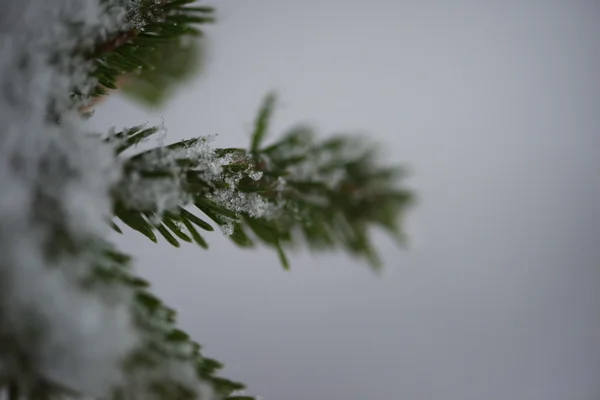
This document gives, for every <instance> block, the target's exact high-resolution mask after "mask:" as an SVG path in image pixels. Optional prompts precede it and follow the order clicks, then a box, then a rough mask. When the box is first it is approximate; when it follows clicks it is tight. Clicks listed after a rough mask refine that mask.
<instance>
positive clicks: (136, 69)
mask: <svg viewBox="0 0 600 400" xmlns="http://www.w3.org/2000/svg"><path fill="white" fill-rule="evenodd" d="M194 2H195V0H175V1H168V0H158V1H156V0H142V1H140V3H139V5H137V6H136V7H132V8H131V11H130V15H129V20H130V21H131V26H128V27H126V29H124V30H122V31H121V32H118V33H117V34H115V35H114V36H113V37H112V38H110V39H109V40H106V41H103V42H102V43H98V45H97V46H96V47H95V48H94V50H93V51H92V52H91V54H89V55H88V58H90V59H91V60H93V62H94V67H95V68H94V71H93V76H95V77H96V78H97V80H98V83H99V86H98V87H96V88H95V90H94V92H92V93H91V94H92V95H93V96H102V95H105V94H107V89H117V88H118V87H119V86H122V88H123V89H124V93H126V94H127V95H129V96H132V97H134V98H135V99H136V100H138V101H142V102H143V103H145V104H146V105H150V106H158V105H161V104H162V103H163V102H164V101H165V100H166V98H167V97H168V95H169V94H170V93H171V92H172V90H173V89H174V88H175V86H176V84H177V83H180V82H181V81H182V80H184V79H186V78H188V77H190V76H191V75H192V73H193V72H195V71H196V69H197V68H198V67H199V65H200V64H199V63H200V61H201V59H202V54H203V47H201V46H200V45H201V42H200V41H199V40H198V38H199V37H200V36H202V34H203V32H202V30H201V27H202V26H203V25H205V24H209V23H212V22H214V9H213V8H212V7H209V6H204V7H192V6H189V4H190V3H194ZM191 39H196V40H191ZM120 81H121V82H120ZM120 83H122V84H120Z"/></svg>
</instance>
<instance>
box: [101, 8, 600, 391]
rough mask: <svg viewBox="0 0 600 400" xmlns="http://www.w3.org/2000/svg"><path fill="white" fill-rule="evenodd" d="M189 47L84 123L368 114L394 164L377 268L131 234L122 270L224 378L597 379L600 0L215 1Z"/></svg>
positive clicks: (188, 123) (337, 387) (377, 387)
mask: <svg viewBox="0 0 600 400" xmlns="http://www.w3.org/2000/svg"><path fill="white" fill-rule="evenodd" d="M212 5H214V6H216V7H217V11H218V17H219V21H218V23H217V24H216V25H214V26H212V27H209V28H208V33H209V34H208V42H207V62H206V64H205V66H204V67H203V68H202V71H200V73H199V75H198V76H197V77H196V78H194V79H192V80H190V81H189V82H188V83H187V84H186V85H185V87H183V88H182V89H180V90H179V91H178V93H177V96H176V97H175V98H174V99H173V100H172V101H170V102H169V103H168V104H167V105H166V106H164V107H162V108H160V109H158V110H153V111H150V110H148V109H143V108H140V107H139V106H137V105H136V104H134V103H132V102H130V101H129V100H127V99H126V98H124V97H121V96H120V95H114V96H112V97H111V98H110V99H109V100H108V101H106V102H104V103H103V104H101V105H100V106H99V107H98V108H97V110H96V114H95V117H94V118H93V119H92V124H93V125H94V127H95V128H97V129H102V130H103V131H104V130H107V129H108V128H110V127H111V126H116V127H117V128H121V127H125V126H126V127H129V126H132V125H137V124H139V123H143V122H149V123H150V124H159V123H160V121H161V116H162V117H164V122H165V125H166V126H167V128H168V137H167V140H169V141H175V140H178V139H181V138H189V137H193V136H198V135H210V134H218V137H217V140H216V142H215V143H214V145H215V146H218V147H226V146H238V147H239V146H247V144H248V143H249V140H250V139H249V138H250V131H251V125H252V121H253V119H254V117H255V114H256V111H257V109H258V106H259V102H260V100H261V99H262V97H263V95H264V94H265V93H266V92H268V91H269V90H271V89H276V90H277V91H278V92H279V93H280V104H279V107H278V108H277V111H276V113H275V117H274V121H273V125H272V130H271V132H272V135H273V136H272V137H276V136H277V135H278V134H279V133H281V132H283V131H284V130H285V129H286V128H289V127H290V126H291V125H293V124H295V123H297V122H309V123H313V124H314V125H315V126H316V127H317V128H318V129H319V132H320V133H321V134H322V136H323V137H325V136H326V135H328V134H332V133H337V132H364V133H365V134H367V135H369V136H370V137H372V138H373V139H374V140H376V141H378V142H380V143H382V145H383V146H384V147H385V150H386V160H387V161H388V162H390V163H406V164H408V165H409V166H410V167H411V171H412V177H411V179H410V186H411V187H412V188H414V189H415V191H416V193H417V195H418V198H419V204H418V206H417V207H415V208H414V209H413V210H412V212H411V213H410V218H409V220H408V221H407V223H406V230H407V233H408V234H409V235H410V237H411V245H410V248H409V249H408V250H406V249H400V248H398V247H397V246H396V245H395V244H394V243H393V242H392V240H390V239H388V238H387V237H385V236H384V235H382V234H380V233H376V243H377V245H378V248H379V249H380V250H381V253H382V257H383V260H384V262H385V266H386V269H385V271H384V272H383V273H382V274H381V275H379V276H377V275H375V274H373V273H372V272H371V271H370V270H369V269H368V268H367V267H366V266H364V265H362V264H360V263H358V262H356V261H354V260H352V259H350V258H348V257H346V256H343V255H335V254H334V255H327V256H318V257H313V256H310V255H307V254H297V255H296V256H294V257H292V260H291V261H292V270H291V272H285V271H283V270H282V269H281V267H280V265H279V262H278V260H277V256H276V255H275V254H273V253H272V252H270V251H268V250H258V251H244V250H241V249H238V248H237V247H235V246H234V245H233V244H232V243H231V242H230V241H229V240H228V239H227V238H225V237H222V236H221V235H220V234H218V233H216V234H213V235H207V239H208V240H209V242H210V245H211V248H210V250H209V251H208V252H206V251H203V250H202V249H200V248H198V247H197V246H193V245H185V246H183V248H181V249H174V248H172V247H171V246H169V245H168V244H167V243H164V242H163V243H161V244H159V245H155V244H153V243H151V242H150V241H148V240H147V239H146V238H144V237H143V236H141V235H138V234H137V233H127V234H126V235H125V238H123V239H122V240H121V243H122V246H123V248H125V249H127V250H129V251H131V252H133V253H134V255H135V257H136V259H137V269H138V271H139V272H140V273H141V274H142V275H144V276H146V277H148V278H149V279H150V280H151V281H152V282H153V284H154V286H155V290H156V292H157V293H158V294H159V295H160V296H162V297H163V299H164V300H165V301H166V302H167V303H170V304H171V305H173V306H174V307H175V308H176V309H178V310H179V312H180V321H181V325H182V326H183V328H184V329H186V330H187V331H188V332H190V333H191V334H192V336H193V337H194V338H196V339H197V340H198V341H199V342H200V343H202V344H203V346H204V351H205V354H207V355H208V356H213V357H215V358H217V359H218V360H220V361H223V362H224V363H225V364H226V368H225V371H224V375H225V376H227V377H229V378H232V379H235V380H240V381H242V382H244V383H246V384H248V390H247V393H248V394H254V395H260V396H262V398H264V399H265V400H308V399H311V400H313V399H318V400H321V399H331V400H334V399H335V400H350V399H351V400H355V399H356V400H363V399H369V400H384V399H385V400H390V399H411V400H413V399H419V400H438V399H440V400H442V399H443V400H449V399H452V400H454V399H456V400H483V399H485V400H496V399H497V400H506V399H511V400H567V399H568V400H594V399H598V398H599V396H600V345H599V344H600V313H599V312H598V310H599V307H598V305H599V304H600V268H599V263H600V245H599V243H598V238H599V237H600V207H599V203H600V175H599V174H598V168H599V167H600V165H599V162H600V137H599V136H598V129H599V127H600V79H598V76H599V75H598V73H599V71H600V41H599V39H600V4H599V3H598V2H597V1H593V0H589V1H586V0H569V1H566V0H565V1H552V0H547V1H535V0H531V1H502V2H500V1H488V2H474V1H467V0H464V1H463V0H453V1H446V0H438V1H433V0H418V1H417V0H415V1H391V0H372V1H369V2H359V1H348V0H345V1H342V0H304V1H301V2H300V1H291V0H252V1H249V0H243V1H242V0H237V1H236V0H221V1H218V2H217V1H213V2H212Z"/></svg>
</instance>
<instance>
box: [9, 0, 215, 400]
mask: <svg viewBox="0 0 600 400" xmlns="http://www.w3.org/2000/svg"><path fill="white" fill-rule="evenodd" d="M127 3H131V2H127ZM3 7H6V9H7V10H8V12H7V14H6V15H7V16H10V18H6V19H1V21H0V22H1V23H2V28H1V29H0V110H1V111H0V188H1V189H0V360H1V364H0V365H1V369H0V375H1V376H3V377H8V378H10V379H13V380H16V381H18V382H19V384H20V385H21V386H22V387H25V388H29V389H33V388H34V387H35V386H36V385H39V384H41V383H42V382H43V383H47V384H51V385H58V386H60V387H67V388H69V389H72V390H75V391H77V392H81V393H85V394H87V395H93V396H107V395H108V394H109V393H110V391H111V390H112V389H113V388H115V387H117V386H118V387H121V388H124V389H125V392H131V393H130V394H131V396H129V397H128V398H140V399H142V398H143V399H151V398H152V395H151V393H149V392H147V382H150V381H153V380H155V378H156V375H160V376H162V377H164V375H165V372H167V375H168V376H169V379H175V380H177V381H179V382H181V384H183V385H187V386H188V387H191V388H192V389H199V392H200V393H204V397H202V396H201V397H200V398H202V399H204V398H210V397H209V392H208V391H207V390H208V389H207V387H206V385H202V386H198V385H199V383H198V380H197V377H196V376H195V369H194V368H195V366H194V364H193V363H191V362H187V363H185V362H179V363H174V362H171V363H164V364H161V366H160V368H155V369H154V370H153V371H152V373H151V374H149V373H146V372H138V371H135V376H136V380H135V382H134V381H132V377H133V376H134V375H133V374H134V372H130V373H129V375H127V376H126V378H127V380H125V376H124V375H123V373H122V371H123V368H122V363H123V361H124V359H125V357H126V356H127V355H129V354H130V353H131V352H132V351H133V350H135V349H136V348H139V347H140V346H142V345H144V343H145V340H146V339H147V333H144V332H141V331H140V330H139V326H138V325H139V324H136V321H134V315H135V313H134V312H132V310H133V309H134V306H135V303H134V299H133V294H134V293H133V291H132V290H131V289H130V288H129V287H127V286H126V285H124V284H118V282H117V283H115V282H112V283H113V284H111V285H106V284H104V285H103V284H101V283H98V284H95V285H93V286H89V285H88V286H85V285H84V283H85V282H89V280H90V279H92V278H93V275H94V273H95V269H94V268H96V265H97V264H98V260H99V259H102V254H103V251H105V250H106V249H107V248H108V247H107V244H106V243H105V242H104V240H103V238H104V237H105V236H106V235H107V233H108V232H107V229H108V225H107V219H108V218H109V217H110V215H111V209H110V207H111V202H110V198H109V189H110V187H111V186H113V185H115V184H116V183H117V182H118V181H119V179H120V171H119V169H118V165H119V164H118V163H115V158H114V151H113V150H114V149H113V146H112V145H111V144H110V143H108V144H107V143H106V142H103V141H101V140H97V138H94V137H93V136H90V135H86V132H85V124H84V121H83V120H82V118H81V116H80V115H79V113H78V112H77V108H78V107H79V106H81V104H82V101H83V100H85V93H87V92H89V91H90V90H91V89H92V88H93V87H95V85H96V82H95V81H94V80H93V79H92V78H90V74H89V71H90V65H89V64H88V63H87V62H86V60H85V59H84V58H83V56H82V54H85V52H86V51H87V50H90V49H91V48H92V46H94V44H95V43H97V42H98V41H101V40H104V39H106V38H107V37H109V36H110V35H111V34H112V33H114V32H115V31H116V30H117V29H123V27H124V26H126V21H125V16H126V14H127V11H128V9H127V8H126V4H125V2H123V1H118V0H110V1H105V0H44V1H19V0H14V1H9V2H8V4H7V5H5V4H3ZM74 92H77V93H81V94H83V96H82V97H81V98H76V97H73V96H71V93H74ZM167 191H170V189H169V188H167V189H164V188H163V189H161V191H160V192H161V193H165V192H167Z"/></svg>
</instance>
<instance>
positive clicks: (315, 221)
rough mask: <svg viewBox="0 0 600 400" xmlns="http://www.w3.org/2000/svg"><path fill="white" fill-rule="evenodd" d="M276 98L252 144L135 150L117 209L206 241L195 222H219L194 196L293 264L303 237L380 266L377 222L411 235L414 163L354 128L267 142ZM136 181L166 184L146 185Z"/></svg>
mask: <svg viewBox="0 0 600 400" xmlns="http://www.w3.org/2000/svg"><path fill="white" fill-rule="evenodd" d="M273 103H274V96H273V95H272V94H270V95H268V96H267V97H266V99H265V101H264V103H263V105H262V107H261V108H260V111H259V116H258V117H257V122H256V127H255V131H254V135H253V139H252V144H251V148H250V149H249V150H243V149H239V148H229V149H216V150H211V149H209V148H208V147H207V140H206V139H202V138H198V139H191V140H184V141H181V142H178V143H174V144H172V145H169V146H165V147H155V148H151V149H149V150H146V151H143V152H140V153H138V154H134V155H132V156H130V157H128V158H125V159H124V160H123V166H124V171H125V174H124V178H123V181H122V182H121V183H120V185H119V186H118V187H116V188H115V190H114V191H113V199H114V204H115V215H116V216H117V217H119V218H120V219H121V221H122V222H124V223H125V224H126V225H129V226H130V227H131V228H132V229H134V230H137V231H139V232H141V233H143V234H144V235H146V236H148V237H149V238H150V239H152V240H155V237H154V235H153V234H152V232H153V231H158V232H159V233H160V234H161V235H162V236H163V237H164V238H165V239H166V240H167V242H169V243H171V244H172V245H174V246H179V240H183V241H187V242H189V241H192V240H193V241H194V242H196V243H198V244H199V245H200V246H202V247H204V248H206V247H207V244H206V241H205V240H204V238H202V237H201V236H200V235H199V234H198V232H197V231H196V230H195V229H193V225H196V226H199V227H200V228H202V229H204V230H212V229H213V228H212V226H211V225H209V224H208V223H207V222H206V221H204V219H202V217H200V216H199V214H195V213H193V212H192V211H191V210H188V209H187V207H188V206H192V205H193V206H195V208H196V209H197V211H199V212H201V213H203V214H204V215H205V216H206V217H208V219H210V220H212V221H213V222H214V223H215V224H217V225H218V226H220V227H221V229H222V230H223V231H224V232H225V233H226V234H228V235H229V236H230V238H231V239H232V240H233V241H234V242H235V243H236V244H237V245H239V246H242V247H252V246H253V245H254V244H255V242H256V241H258V242H261V243H262V244H264V245H266V246H269V247H271V248H273V249H274V250H276V251H277V253H278V255H279V258H280V260H281V263H282V264H283V265H284V267H286V268H287V266H288V261H287V257H286V256H285V252H284V249H286V248H296V247H297V246H298V245H299V244H300V243H301V242H304V243H306V244H307V245H308V247H309V249H310V250H313V251H332V250H336V249H339V248H341V249H344V250H346V251H347V252H349V253H350V254H351V255H353V256H357V257H360V258H363V259H366V261H368V262H369V264H370V265H371V266H372V267H378V266H379V265H380V261H379V259H378V256H377V253H376V251H375V250H374V247H373V245H372V243H371V240H370V233H369V232H370V229H371V228H372V227H373V226H380V227H383V228H384V229H386V230H387V231H388V232H390V233H391V234H393V235H394V236H395V237H396V238H397V239H398V240H402V239H403V236H402V232H401V227H400V225H399V222H400V221H399V219H400V217H401V216H402V215H403V214H404V213H405V211H406V209H407V207H409V206H410V205H411V204H412V203H413V195H412V193H411V192H410V191H408V190H407V189H403V188H401V187H398V183H399V180H400V179H401V178H402V177H403V176H404V169H403V168H400V167H381V166H379V165H378V164H377V162H376V161H377V158H378V153H377V151H376V149H374V148H372V147H369V146H366V145H365V144H364V143H363V142H361V141H360V140H358V139H357V138H355V137H353V136H349V135H339V136H337V137H334V138H331V139H328V140H325V141H321V142H319V141H317V140H316V138H315V135H314V133H313V132H312V130H311V129H309V128H307V127H303V126H298V127H295V128H293V129H291V130H290V131H289V132H288V133H287V134H286V135H284V136H283V138H281V139H280V140H279V141H276V142H275V143H273V144H271V145H269V146H267V147H265V148H263V149H260V146H261V143H262V141H263V138H264V134H265V132H266V130H267V127H268V120H269V116H270V114H271V113H272V108H273ZM147 131H148V130H143V129H142V128H141V127H136V128H135V129H133V130H131V131H130V132H129V133H128V134H126V135H125V136H127V138H126V137H123V138H122V140H123V141H124V142H125V143H126V145H127V146H128V148H130V147H131V146H133V145H134V144H135V143H134V142H135V141H134V140H132V138H135V137H138V136H139V135H141V133H140V132H147ZM199 146H200V147H199ZM122 148H123V146H121V147H119V146H117V149H122ZM135 182H141V183H139V186H140V187H144V188H149V187H153V186H154V187H155V188H156V191H155V192H152V193H151V196H147V195H146V194H143V193H142V194H140V193H136V192H135V190H133V189H131V187H132V185H133V183H135ZM128 188H129V189H128ZM161 188H170V189H171V192H164V191H163V192H161V190H162V189H161ZM136 196H141V198H139V199H136ZM161 197H163V198H162V199H161ZM164 197H167V198H168V199H165V198H164ZM167 203H168V204H167ZM124 210H125V211H124ZM134 216H135V217H134ZM152 221H154V222H152ZM190 227H192V229H190ZM246 231H249V232H251V233H252V237H253V238H251V237H250V236H248V233H247V232H246Z"/></svg>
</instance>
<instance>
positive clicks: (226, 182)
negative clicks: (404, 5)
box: [0, 0, 412, 400]
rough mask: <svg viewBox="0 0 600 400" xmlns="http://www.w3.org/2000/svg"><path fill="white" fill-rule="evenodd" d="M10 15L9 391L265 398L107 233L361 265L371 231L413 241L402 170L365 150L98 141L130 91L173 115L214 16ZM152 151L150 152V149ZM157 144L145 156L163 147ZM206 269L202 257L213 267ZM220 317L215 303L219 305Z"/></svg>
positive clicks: (298, 129) (5, 382) (109, 5)
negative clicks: (181, 323) (299, 252)
mask: <svg viewBox="0 0 600 400" xmlns="http://www.w3.org/2000/svg"><path fill="white" fill-rule="evenodd" d="M2 8H3V9H4V13H3V14H2V16H0V385H1V386H2V388H3V390H4V391H5V393H6V394H7V396H8V398H10V399H11V400H14V399H23V398H25V399H40V400H41V399H44V400H46V399H84V398H86V399H89V398H93V399H111V400H112V399H114V400H129V399H143V400H151V399H161V400H162V399H201V400H207V399H210V400H212V399H229V400H243V399H251V398H252V397H247V396H244V395H241V394H240V391H241V390H242V389H244V386H243V384H241V383H239V382H237V381H235V380H230V379H227V378H224V377H222V376H221V375H220V373H219V370H220V368H221V367H222V365H221V363H219V362H218V361H216V360H215V359H213V358H209V357H207V356H206V355H204V354H203V352H202V351H201V346H200V345H199V344H198V342H196V340H195V339H193V338H191V337H190V336H189V335H188V334H187V333H185V332H184V331H182V330H181V329H179V328H178V326H177V321H176V312H175V310H173V309H172V308H170V307H169V306H168V305H166V304H164V303H163V302H162V301H161V300H160V299H159V298H158V297H157V296H156V295H154V294H153V293H152V291H151V289H150V285H149V282H147V281H146V280H144V279H143V278H142V277H140V276H137V275H136V274H134V272H133V271H132V269H131V263H132V260H131V258H130V257H129V256H128V255H127V254H126V253H127V249H123V248H120V247H119V246H118V244H116V243H111V242H110V241H109V237H111V236H110V235H109V233H110V229H113V230H115V231H117V232H120V233H121V232H123V231H124V230H128V229H132V230H134V231H136V232H138V233H139V234H142V235H144V236H146V237H147V238H148V239H149V240H152V241H154V242H158V241H159V240H164V241H166V243H168V244H169V245H172V246H175V247H179V246H180V245H182V243H186V242H188V243H191V244H192V245H193V244H195V245H197V246H198V247H199V249H198V252H202V251H204V249H207V248H208V244H207V240H206V238H207V237H208V236H209V235H213V234H214V233H212V232H213V231H215V230H220V231H222V232H223V233H224V234H225V235H227V236H228V237H229V238H230V239H231V242H232V244H233V245H236V246H239V247H241V248H252V247H255V246H267V247H269V248H272V249H273V251H274V253H275V254H277V256H278V258H279V262H280V263H281V265H282V266H283V268H284V269H288V268H290V265H289V264H290V263H289V261H288V258H287V256H286V254H287V252H288V251H289V250H293V249H300V248H302V246H304V247H306V248H308V249H309V250H310V251H338V250H342V251H346V252H348V253H350V254H351V255H353V256H355V257H357V258H360V259H362V260H364V261H365V262H366V263H367V264H368V265H370V266H371V267H372V268H374V269H377V268H380V261H379V259H378V257H377V254H376V251H375V249H374V246H373V244H372V243H371V240H370V235H369V232H370V228H372V227H373V226H379V227H383V228H384V229H386V230H387V231H389V232H390V233H391V234H393V235H394V236H396V237H397V238H398V239H399V240H402V231H401V229H400V226H399V221H400V220H401V217H402V215H403V213H404V211H405V210H406V208H407V206H408V205H410V204H411V202H412V195H411V193H410V192H409V191H408V190H407V189H405V188H403V187H401V185H400V180H401V178H402V176H403V172H404V171H403V169H402V168H399V167H388V166H381V165H379V163H378V162H377V161H378V153H377V151H376V148H375V147H374V146H372V145H371V144H369V143H367V142H366V141H365V140H364V138H360V137H355V136H352V135H338V136H335V137H330V138H328V139H325V140H318V139H317V138H316V135H315V134H314V132H313V131H312V130H311V129H310V128H308V127H306V126H304V125H298V126H295V127H292V128H291V129H289V130H288V131H287V132H284V134H283V135H280V136H275V135H273V136H270V137H269V136H268V135H267V133H268V127H269V118H270V116H271V114H272V113H273V112H274V109H275V106H276V97H275V95H274V94H268V95H267V96H266V97H265V99H264V100H263V102H262V104H261V105H260V107H259V110H258V115H257V117H256V121H255V124H254V129H253V133H252V137H251V142H250V143H249V144H248V145H245V144H242V145H241V146H240V147H239V148H218V147H213V143H212V139H211V138H210V137H195V138H191V139H187V140H182V141H179V142H176V143H172V144H167V145H163V144H152V143H153V142H152V138H153V137H155V136H156V134H157V133H159V132H160V131H161V127H152V126H145V125H135V122H133V123H132V126H131V128H128V129H124V130H120V131H116V130H112V131H110V132H106V133H97V132H90V131H89V127H88V126H87V125H86V120H87V119H88V118H93V107H94V105H95V104H96V103H97V102H98V101H99V100H100V99H103V98H105V97H106V96H108V95H109V94H110V92H111V91H114V90H120V91H122V92H123V93H124V94H126V95H129V96H130V97H131V98H132V99H134V100H137V101H140V102H141V103H142V104H145V105H157V104H161V102H163V101H164V100H165V99H167V98H168V95H169V94H170V93H171V92H172V91H173V88H175V87H176V86H177V84H178V82H181V80H182V79H184V78H186V77H188V76H190V74H191V72H193V71H194V69H195V67H196V66H197V64H198V60H199V54H200V53H201V50H202V48H201V46H199V43H200V44H201V42H200V39H199V38H200V37H201V36H202V32H203V30H204V29H206V28H207V27H208V26H210V24H211V23H213V22H214V21H215V10H214V9H213V8H212V7H211V6H209V5H206V4H204V3H202V2H200V3H196V2H195V1H194V0H44V1H35V0H34V1H21V0H7V1H5V2H3V3H2ZM142 142H144V143H145V144H146V146H145V148H144V149H142V148H140V147H139V146H138V145H139V144H140V143H142ZM149 143H150V144H151V145H150V146H148V144H149ZM199 256H201V254H199ZM208 306H211V307H218V301H217V302H215V304H212V305H207V307H208Z"/></svg>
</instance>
